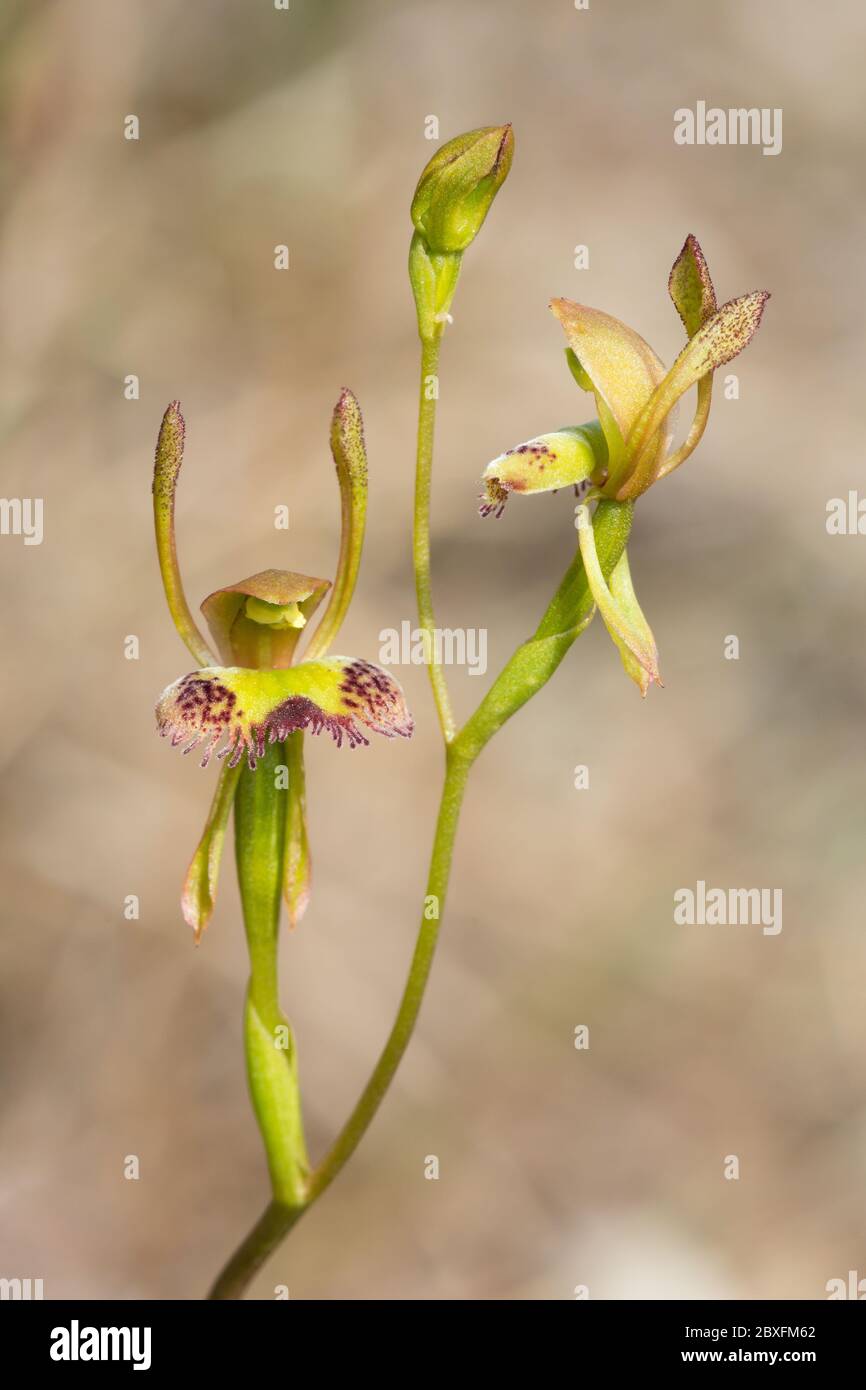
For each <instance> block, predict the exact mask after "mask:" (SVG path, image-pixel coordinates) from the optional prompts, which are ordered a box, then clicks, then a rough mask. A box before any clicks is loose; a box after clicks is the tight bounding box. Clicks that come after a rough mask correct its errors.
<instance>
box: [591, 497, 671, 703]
mask: <svg viewBox="0 0 866 1390" xmlns="http://www.w3.org/2000/svg"><path fill="white" fill-rule="evenodd" d="M577 537H578V542H579V544H580V554H581V558H582V560H583V565H584V569H585V571H586V578H587V582H588V584H589V588H590V592H591V593H592V596H593V598H594V599H595V602H596V603H597V605H598V611H599V612H600V614H601V616H602V618H603V619H604V624H605V627H606V628H607V630H608V632H609V633H610V635H611V637H612V638H613V639H614V641H615V643H616V645H617V647H618V648H619V651H620V654H621V655H623V661H624V665H625V668H626V671H627V672H628V674H629V675H630V676H631V677H632V679H633V680H634V681H635V682H636V684H637V685H638V686H639V687H640V691H641V694H642V695H645V694H646V691H647V689H648V688H649V686H650V685H651V684H652V682H653V681H658V683H659V684H661V677H660V675H659V663H658V651H657V649H656V644H655V638H654V637H653V635H652V632H651V631H650V628H649V624H648V623H647V621H646V618H645V617H644V616H643V613H642V612H641V610H640V607H639V605H638V603H637V599H636V598H635V596H634V590H633V589H632V587H631V578H630V576H629V573H628V562H627V561H626V564H625V566H624V567H623V568H622V569H620V566H622V559H620V561H619V563H618V564H617V566H616V569H614V571H613V574H612V575H611V587H610V588H609V587H608V584H607V582H606V580H605V577H604V574H603V572H602V568H601V565H600V563H599V558H598V554H597V551H596V545H595V532H594V530H593V525H592V519H591V517H590V513H589V508H588V507H586V506H582V507H579V508H578V511H577ZM624 553H625V552H623V554H624ZM618 570H619V580H618V583H617V592H616V593H614V592H613V583H614V576H615V575H616V574H617V571H618ZM625 652H628V654H629V660H628V661H626V660H625ZM638 669H639V670H640V674H638Z"/></svg>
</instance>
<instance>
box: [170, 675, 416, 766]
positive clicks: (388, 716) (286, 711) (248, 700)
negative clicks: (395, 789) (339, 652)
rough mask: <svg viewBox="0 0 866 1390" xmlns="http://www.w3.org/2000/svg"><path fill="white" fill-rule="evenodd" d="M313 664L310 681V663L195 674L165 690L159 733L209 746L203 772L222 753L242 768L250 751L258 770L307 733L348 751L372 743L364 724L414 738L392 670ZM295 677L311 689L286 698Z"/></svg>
mask: <svg viewBox="0 0 866 1390" xmlns="http://www.w3.org/2000/svg"><path fill="white" fill-rule="evenodd" d="M310 667H311V668H313V667H315V668H316V669H315V671H313V673H312V674H311V675H310V677H309V678H307V679H305V678H304V671H305V668H304V665H303V664H302V665H301V666H298V667H295V668H293V669H292V671H291V673H289V672H288V671H284V672H273V671H269V672H263V671H261V672H253V671H240V670H238V669H232V668H216V667H214V668H211V669H209V670H202V671H193V672H192V673H191V674H190V675H187V676H183V677H182V678H181V679H180V680H179V681H176V682H175V683H174V685H171V686H169V687H168V689H167V690H166V691H165V692H164V693H163V695H162V697H161V699H160V701H159V704H158V705H157V711H156V714H157V729H158V732H159V733H160V735H161V736H162V737H163V738H169V739H170V741H171V745H172V747H173V748H176V747H178V746H179V745H180V744H183V743H185V744H186V747H185V748H184V749H183V752H184V753H185V754H186V753H191V752H192V751H193V749H195V748H198V747H199V746H200V745H201V744H202V743H204V744H205V748H204V753H203V756H202V758H201V766H202V767H207V766H208V764H209V762H210V760H211V758H212V757H213V756H214V754H215V753H216V757H217V758H219V759H222V758H227V759H228V766H229V767H236V766H237V765H238V763H239V762H240V760H241V758H242V757H243V755H244V753H245V752H246V755H247V761H248V764H249V766H250V768H251V769H253V770H254V769H255V767H256V764H257V761H258V759H260V758H263V757H264V755H265V748H266V746H267V745H268V744H270V743H282V742H283V741H284V740H285V739H286V738H288V736H289V734H291V733H294V732H296V731H297V730H300V729H305V730H307V731H308V732H309V733H312V734H319V733H321V732H322V731H323V730H326V731H327V732H328V733H330V735H331V737H332V738H333V740H334V742H335V743H336V745H337V747H338V748H339V747H341V746H342V744H343V741H344V740H345V742H346V743H347V745H348V746H349V748H357V747H359V746H361V745H366V744H368V743H369V739H368V738H367V737H366V736H365V734H364V732H363V730H362V727H361V726H362V725H363V726H365V727H366V728H367V729H369V730H371V731H372V732H373V733H378V734H383V735H384V736H385V737H386V738H394V737H395V736H398V737H401V738H410V737H411V735H412V732H413V728H414V725H413V721H412V718H411V715H410V714H409V712H408V710H407V708H406V704H405V700H404V698H403V692H402V690H401V689H400V686H399V685H398V683H397V682H396V681H395V680H394V679H393V677H392V676H390V675H389V674H388V672H386V671H384V670H382V669H381V668H380V667H378V666H375V665H373V663H372V662H367V661H358V660H354V661H346V662H336V661H335V662H322V663H310ZM323 671H324V678H323V675H322V672H323ZM299 677H300V678H301V679H300V680H299V679H298V678H299ZM290 680H291V681H292V683H293V684H295V685H296V686H298V685H301V686H307V687H308V689H307V691H306V692H305V690H304V689H303V688H301V689H296V690H294V691H292V692H291V693H287V692H286V689H285V687H286V685H287V683H288V682H289V681H290ZM316 697H318V698H316ZM242 702H243V703H242ZM250 705H252V706H253V707H252V708H250ZM327 706H330V707H327ZM221 743H222V744H223V747H222V748H221V749H220V750H219V752H216V750H217V748H218V746H219V745H220V744H221Z"/></svg>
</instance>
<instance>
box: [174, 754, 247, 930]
mask: <svg viewBox="0 0 866 1390" xmlns="http://www.w3.org/2000/svg"><path fill="white" fill-rule="evenodd" d="M240 775H241V767H240V764H239V763H238V764H236V765H235V766H234V767H230V766H229V765H228V764H225V765H224V766H223V768H222V770H221V772H220V775H219V781H218V782H217V785H216V791H215V792H214V796H213V801H212V802H211V808H210V812H209V813H208V818H207V822H206V824H205V828H204V832H203V834H202V837H201V840H200V841H199V844H198V848H197V849H196V852H195V854H194V855H193V857H192V862H191V863H190V866H189V869H188V870H187V875H186V879H185V880H184V885H183V895H182V897H181V911H182V912H183V917H184V921H185V922H187V923H188V925H189V926H191V927H192V929H193V931H194V932H195V939H196V944H198V942H199V941H200V940H201V935H202V932H203V931H204V929H205V927H206V926H207V924H208V922H209V921H210V919H211V916H212V914H213V910H214V903H215V901H216V893H217V883H218V880H219V871H220V863H221V861H222V853H223V843H224V841H225V837H226V827H227V825H228V819H229V814H230V812H231V809H232V806H233V805H234V799H235V792H236V791H237V786H238V778H239V777H240Z"/></svg>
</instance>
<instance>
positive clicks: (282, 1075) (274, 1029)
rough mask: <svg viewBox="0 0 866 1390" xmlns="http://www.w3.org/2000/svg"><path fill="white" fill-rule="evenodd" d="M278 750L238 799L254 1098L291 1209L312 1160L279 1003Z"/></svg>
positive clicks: (281, 756)
mask: <svg viewBox="0 0 866 1390" xmlns="http://www.w3.org/2000/svg"><path fill="white" fill-rule="evenodd" d="M284 764H285V750H284V748H283V746H282V744H273V745H271V747H270V748H268V750H267V752H266V754H265V757H264V758H261V759H260V760H259V765H258V767H257V769H256V771H255V772H251V771H250V769H249V768H244V771H243V772H242V774H241V780H240V783H239V784H238V790H237V796H236V799H235V854H236V858H237V869H238V883H239V885H240V890H241V904H242V906H243V913H244V925H245V927H246V933H247V943H248V946H249V954H250V982H249V988H248V990H247V998H246V1008H245V1013H244V1043H245V1048H246V1060H247V1075H248V1078H249V1086H250V1094H251V1096H252V1102H253V1108H254V1110H255V1112H256V1119H257V1120H258V1123H259V1129H260V1130H261V1132H262V1139H263V1140H264V1145H265V1152H266V1154H267V1159H268V1169H269V1171H270V1175H271V1187H272V1189H273V1194H274V1199H275V1201H277V1202H278V1203H281V1204H283V1205H284V1206H287V1207H297V1206H299V1205H302V1204H303V1202H304V1200H305V1196H306V1181H307V1171H308V1165H307V1154H306V1146H305V1142H304V1132H303V1124H302V1120H301V1105H300V1096H299V1091H298V1075H297V1053H296V1049H295V1041H294V1038H293V1036H292V1031H291V1028H290V1026H289V1022H288V1019H287V1018H286V1017H285V1015H284V1013H283V1011H282V1009H281V1008H280V1002H279V983H278V975H277V940H278V933H279V922H280V905H281V897H282V887H283V858H284V849H285V820H286V793H285V790H284V789H283V788H281V787H279V786H278V785H277V776H276V770H277V768H278V767H279V766H281V765H284Z"/></svg>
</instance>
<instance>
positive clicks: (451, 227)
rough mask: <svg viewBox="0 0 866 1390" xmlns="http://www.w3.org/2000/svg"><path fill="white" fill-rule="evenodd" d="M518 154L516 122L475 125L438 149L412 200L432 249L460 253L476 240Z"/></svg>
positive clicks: (415, 216) (422, 233)
mask: <svg viewBox="0 0 866 1390" xmlns="http://www.w3.org/2000/svg"><path fill="white" fill-rule="evenodd" d="M513 156H514V135H513V133H512V130H511V126H510V125H504V126H485V127H484V128H483V129H481V130H471V131H469V132H468V133H467V134H465V135H458V136H457V137H456V138H455V139H454V140H449V141H448V143H447V144H445V145H443V146H442V148H441V149H439V150H437V151H436V153H435V154H434V156H433V158H432V159H431V160H430V162H429V164H428V165H427V167H426V168H425V170H424V172H423V173H422V175H421V178H420V179H419V181H418V187H417V188H416V190H415V197H414V198H413V200H412V222H413V223H414V226H415V230H416V231H417V232H418V233H419V235H420V236H421V237H422V238H423V240H424V242H425V244H426V247H427V250H428V251H429V252H431V253H432V254H433V255H448V254H453V253H455V252H456V253H459V252H462V251H465V250H466V248H467V246H469V244H470V243H471V242H472V241H474V239H475V237H476V236H477V235H478V233H479V232H480V230H481V226H482V223H483V222H484V219H485V217H486V216H487V213H488V211H489V210H490V205H491V203H492V202H493V199H494V198H495V197H496V194H497V192H498V190H499V188H500V187H501V186H502V184H503V183H504V181H505V177H506V175H507V173H508V170H509V169H510V168H511V160H512V158H513Z"/></svg>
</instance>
